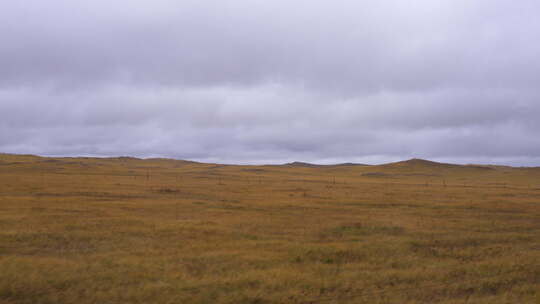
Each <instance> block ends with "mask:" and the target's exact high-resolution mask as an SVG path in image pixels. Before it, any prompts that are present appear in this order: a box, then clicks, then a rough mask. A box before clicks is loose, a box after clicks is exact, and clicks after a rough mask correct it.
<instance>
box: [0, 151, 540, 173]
mask: <svg viewBox="0 0 540 304" xmlns="http://www.w3.org/2000/svg"><path fill="white" fill-rule="evenodd" d="M36 161H40V162H51V163H52V162H74V161H75V162H80V161H97V162H104V161H105V162H111V161H112V162H115V161H120V162H145V163H163V164H164V163H171V164H174V165H187V164H201V165H216V164H213V163H200V162H196V161H190V160H181V159H173V158H136V157H131V156H118V157H85V156H81V157H43V156H38V155H30V154H9V153H0V164H4V165H5V164H7V163H12V162H36ZM220 165H227V164H220ZM267 166H272V167H274V166H288V167H297V168H332V167H355V166H357V167H373V168H376V167H380V168H387V169H391V168H395V169H400V168H401V169H407V168H410V169H436V168H439V169H452V168H468V169H477V170H486V171H487V170H511V169H528V170H540V167H511V166H503V165H476V164H467V165H458V164H450V163H441V162H435V161H431V160H426V159H420V158H412V159H409V160H404V161H398V162H393V163H387V164H380V165H368V164H359V163H350V162H347V163H339V164H328V165H321V164H312V163H308V162H302V161H294V162H290V163H286V164H282V165H267Z"/></svg>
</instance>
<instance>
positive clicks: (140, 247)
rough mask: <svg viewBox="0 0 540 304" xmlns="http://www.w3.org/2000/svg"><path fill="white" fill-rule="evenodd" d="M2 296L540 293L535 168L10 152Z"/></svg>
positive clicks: (287, 297) (501, 299)
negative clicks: (232, 162)
mask: <svg viewBox="0 0 540 304" xmlns="http://www.w3.org/2000/svg"><path fill="white" fill-rule="evenodd" d="M0 303H2V304H7V303H32V304H35V303H490V304H491V303H540V168H510V167H501V166H457V165H447V164H438V163H431V162H427V161H421V160H411V161H407V162H401V163H394V164H388V165H381V166H362V165H352V164H348V165H341V166H310V165H306V164H294V165H288V166H227V165H215V164H200V163H193V162H186V161H177V160H167V159H148V160H140V159H134V158H109V159H98V158H41V157H36V156H21V155H6V154H2V155H0Z"/></svg>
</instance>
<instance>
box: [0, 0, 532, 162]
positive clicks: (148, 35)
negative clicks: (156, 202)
mask: <svg viewBox="0 0 540 304" xmlns="http://www.w3.org/2000/svg"><path fill="white" fill-rule="evenodd" d="M538 9H540V4H537V3H536V2H534V1H520V2H519V3H516V2H510V1H417V2H414V3H409V2H404V1H397V0H394V1H362V2H358V1H339V2H330V1H262V0H257V1H240V0H235V1H215V2H214V1H213V2H210V1H181V2H178V1H167V0H160V1H152V2H147V1H112V2H111V1H87V2H83V1H61V0H52V1H37V0H35V1H31V0H29V1H18V2H5V3H2V4H0V18H1V19H2V24H3V26H2V27H0V37H2V43H1V44H0V67H1V69H0V118H1V121H0V128H1V129H0V151H5V152H17V153H39V154H48V155H81V154H84V155H125V154H129V155H136V156H169V157H178V158H190V159H199V160H208V161H220V162H256V163H259V162H281V161H289V160H294V159H301V160H306V161H319V162H340V161H360V162H361V161H366V162H379V161H388V160H396V159H402V158H407V157H412V156H416V157H427V158H431V159H439V160H445V161H458V162H502V163H508V164H524V165H538V161H539V160H540V140H538V139H537V138H538V137H537V136H536V134H538V132H540V122H538V119H537V117H539V116H540V100H539V98H540V90H539V89H538V87H537V81H538V79H539V75H538V74H539V71H540V60H539V59H538V58H537V57H538V56H537V54H539V53H540V43H538V42H537V41H536V39H535V38H536V37H538V36H540V21H539V19H538V18H536V16H535V15H536V14H537V12H538Z"/></svg>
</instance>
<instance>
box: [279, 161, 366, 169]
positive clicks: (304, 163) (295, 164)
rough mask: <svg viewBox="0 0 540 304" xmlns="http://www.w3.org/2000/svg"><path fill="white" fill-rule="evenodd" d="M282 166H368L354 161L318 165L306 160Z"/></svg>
mask: <svg viewBox="0 0 540 304" xmlns="http://www.w3.org/2000/svg"><path fill="white" fill-rule="evenodd" d="M284 166H290V167H304V168H321V167H324V168H327V167H346V166H369V165H366V164H355V163H340V164H329V165H319V164H311V163H306V162H300V161H295V162H292V163H286V164H284Z"/></svg>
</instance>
